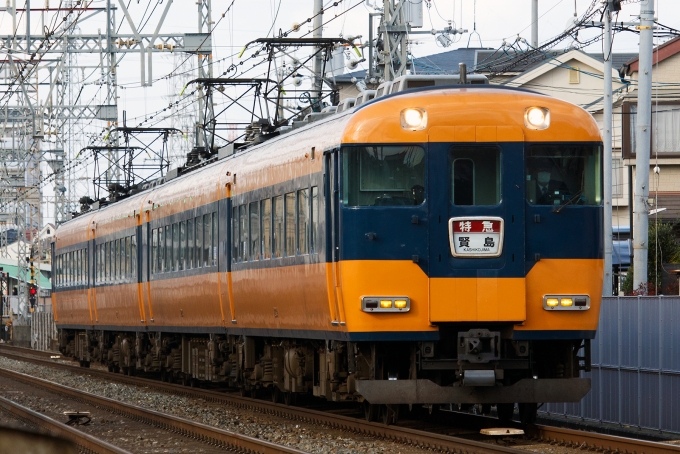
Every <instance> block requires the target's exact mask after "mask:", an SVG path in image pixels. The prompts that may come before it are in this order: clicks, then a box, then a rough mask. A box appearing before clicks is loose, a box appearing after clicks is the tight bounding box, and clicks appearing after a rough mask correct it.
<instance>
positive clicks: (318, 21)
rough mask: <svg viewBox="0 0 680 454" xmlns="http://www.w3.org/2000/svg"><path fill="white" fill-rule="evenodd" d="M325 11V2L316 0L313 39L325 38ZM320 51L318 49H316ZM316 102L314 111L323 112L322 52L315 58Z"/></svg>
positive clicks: (314, 91) (313, 107)
mask: <svg viewBox="0 0 680 454" xmlns="http://www.w3.org/2000/svg"><path fill="white" fill-rule="evenodd" d="M322 10H323V0H314V15H315V16H314V21H313V22H312V29H313V30H314V32H313V33H312V37H314V38H318V39H320V38H322V37H323V14H321V11H322ZM315 50H317V51H318V49H315ZM313 69H314V79H313V80H314V90H313V93H314V100H315V101H316V103H315V104H316V105H315V106H312V109H313V110H314V111H317V112H318V111H319V110H321V90H322V88H323V74H321V71H323V61H322V57H321V52H317V54H316V55H315V56H314V68H313Z"/></svg>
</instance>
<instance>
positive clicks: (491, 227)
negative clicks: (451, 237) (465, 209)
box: [453, 220, 501, 233]
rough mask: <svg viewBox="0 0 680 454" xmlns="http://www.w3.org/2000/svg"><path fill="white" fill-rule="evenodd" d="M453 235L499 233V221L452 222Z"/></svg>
mask: <svg viewBox="0 0 680 454" xmlns="http://www.w3.org/2000/svg"><path fill="white" fill-rule="evenodd" d="M453 233H501V221H493V220H488V221H487V220H481V221H478V220H469V221H466V220H460V221H454V222H453Z"/></svg>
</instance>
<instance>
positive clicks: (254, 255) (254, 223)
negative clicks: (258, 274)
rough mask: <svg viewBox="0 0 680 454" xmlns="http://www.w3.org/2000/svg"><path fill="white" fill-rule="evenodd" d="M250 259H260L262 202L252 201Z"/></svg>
mask: <svg viewBox="0 0 680 454" xmlns="http://www.w3.org/2000/svg"><path fill="white" fill-rule="evenodd" d="M250 259H251V260H260V202H251V203H250Z"/></svg>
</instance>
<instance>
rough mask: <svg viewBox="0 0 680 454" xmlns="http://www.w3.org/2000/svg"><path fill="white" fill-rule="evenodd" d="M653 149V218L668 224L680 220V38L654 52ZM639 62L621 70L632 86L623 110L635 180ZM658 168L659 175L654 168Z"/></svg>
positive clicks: (625, 149) (626, 156)
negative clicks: (679, 84)
mask: <svg viewBox="0 0 680 454" xmlns="http://www.w3.org/2000/svg"><path fill="white" fill-rule="evenodd" d="M652 63H653V65H654V66H653V68H652V123H651V124H652V144H651V145H652V146H651V156H650V168H649V169H648V171H649V173H650V175H649V199H650V200H649V205H650V209H653V210H654V211H653V212H655V213H656V214H654V215H653V216H652V217H651V218H650V222H653V221H654V220H659V221H665V222H677V221H678V219H680V91H678V89H677V84H678V80H679V79H680V37H677V38H673V39H671V40H669V41H667V42H665V43H663V44H661V45H660V46H657V47H656V48H655V49H654V53H653V56H652ZM638 71H639V59H638V57H637V56H636V57H635V58H632V59H631V60H629V61H628V62H626V63H625V64H624V65H622V67H621V69H620V73H621V74H622V75H624V76H625V77H626V79H627V81H628V82H629V87H628V91H627V92H626V94H625V96H624V98H623V102H622V108H621V120H622V121H621V128H622V142H621V145H622V157H623V162H624V164H625V165H626V166H628V168H629V169H630V173H631V174H632V177H633V178H634V177H635V172H636V169H635V156H636V155H635V121H636V115H635V113H636V111H637V83H636V82H637V80H638ZM656 166H658V167H659V171H658V173H656V172H654V168H655V167H656Z"/></svg>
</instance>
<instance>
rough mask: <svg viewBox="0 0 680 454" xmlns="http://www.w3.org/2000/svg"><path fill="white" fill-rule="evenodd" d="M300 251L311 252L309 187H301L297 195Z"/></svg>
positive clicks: (301, 252) (302, 252)
mask: <svg viewBox="0 0 680 454" xmlns="http://www.w3.org/2000/svg"><path fill="white" fill-rule="evenodd" d="M297 208H298V209H297V216H298V253H299V254H308V253H309V189H300V190H299V191H298V197H297Z"/></svg>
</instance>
